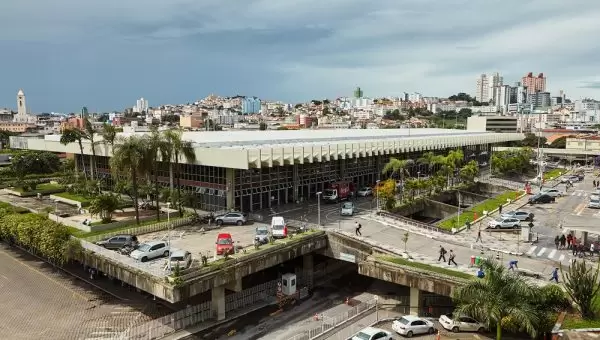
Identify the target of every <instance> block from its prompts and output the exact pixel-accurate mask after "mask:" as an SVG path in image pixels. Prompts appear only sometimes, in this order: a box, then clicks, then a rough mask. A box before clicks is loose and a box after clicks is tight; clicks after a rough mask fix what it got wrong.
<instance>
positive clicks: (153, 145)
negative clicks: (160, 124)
mask: <svg viewBox="0 0 600 340" xmlns="http://www.w3.org/2000/svg"><path fill="white" fill-rule="evenodd" d="M145 139H146V151H147V153H148V155H147V156H146V158H145V159H146V160H147V161H148V164H147V165H148V168H149V169H152V171H151V173H152V175H153V182H154V183H153V184H154V186H153V187H152V190H150V191H149V192H150V193H151V195H152V196H153V197H154V198H155V201H156V207H157V209H156V219H157V220H158V221H160V209H158V207H160V204H159V191H160V190H159V181H158V172H159V166H160V161H161V160H169V159H170V154H169V152H170V149H171V147H170V146H169V144H168V141H167V140H166V138H165V136H164V135H163V134H161V133H160V132H159V131H158V130H157V129H156V128H153V129H152V130H151V133H150V135H148V136H146V137H145ZM148 174H150V172H149V173H148Z"/></svg>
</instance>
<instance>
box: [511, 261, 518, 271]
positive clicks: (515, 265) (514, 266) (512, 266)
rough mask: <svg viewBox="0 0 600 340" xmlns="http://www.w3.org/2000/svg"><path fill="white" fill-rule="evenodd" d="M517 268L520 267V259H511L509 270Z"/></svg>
mask: <svg viewBox="0 0 600 340" xmlns="http://www.w3.org/2000/svg"><path fill="white" fill-rule="evenodd" d="M515 268H516V269H519V261H517V260H511V261H509V262H508V270H512V271H514V270H515Z"/></svg>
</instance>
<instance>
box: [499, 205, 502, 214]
mask: <svg viewBox="0 0 600 340" xmlns="http://www.w3.org/2000/svg"><path fill="white" fill-rule="evenodd" d="M498 214H499V215H502V204H500V205H499V206H498Z"/></svg>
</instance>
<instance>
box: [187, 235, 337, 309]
mask: <svg viewBox="0 0 600 340" xmlns="http://www.w3.org/2000/svg"><path fill="white" fill-rule="evenodd" d="M326 246H327V235H326V234H325V233H324V232H318V233H316V234H313V235H309V236H305V237H303V238H302V239H297V240H295V239H292V240H290V241H288V244H283V245H281V246H274V247H272V248H269V251H262V252H257V253H254V254H249V255H246V256H243V257H240V258H238V259H231V260H229V261H228V262H226V263H225V264H223V265H222V266H215V267H216V268H215V269H214V270H213V269H211V267H208V268H207V270H206V271H200V272H199V273H198V276H196V277H191V278H185V283H184V284H183V285H182V286H181V287H180V288H179V289H178V291H179V294H180V295H179V296H178V301H179V300H183V299H185V298H188V297H191V296H194V295H197V294H200V293H203V292H206V291H209V290H211V289H212V288H214V287H221V286H225V285H228V284H230V283H235V282H236V281H237V280H239V279H241V278H243V277H245V276H248V275H250V274H254V273H256V272H259V271H261V270H264V269H267V268H270V267H273V266H276V265H279V264H281V263H284V262H286V261H289V260H292V259H294V258H297V257H300V256H303V255H305V254H310V253H313V252H315V251H316V250H319V249H322V248H324V247H326Z"/></svg>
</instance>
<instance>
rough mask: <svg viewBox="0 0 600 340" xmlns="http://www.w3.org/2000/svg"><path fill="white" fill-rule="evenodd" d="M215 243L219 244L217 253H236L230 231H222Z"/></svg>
mask: <svg viewBox="0 0 600 340" xmlns="http://www.w3.org/2000/svg"><path fill="white" fill-rule="evenodd" d="M215 244H216V245H217V249H216V252H217V255H223V254H225V253H228V254H233V253H234V250H233V238H232V237H231V234H229V233H220V234H219V235H217V242H215Z"/></svg>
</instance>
